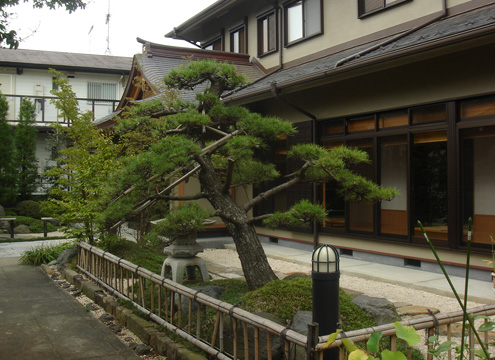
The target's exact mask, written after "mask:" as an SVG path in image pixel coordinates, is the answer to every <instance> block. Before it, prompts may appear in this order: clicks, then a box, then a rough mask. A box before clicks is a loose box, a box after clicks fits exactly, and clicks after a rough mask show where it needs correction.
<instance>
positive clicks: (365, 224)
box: [349, 139, 374, 232]
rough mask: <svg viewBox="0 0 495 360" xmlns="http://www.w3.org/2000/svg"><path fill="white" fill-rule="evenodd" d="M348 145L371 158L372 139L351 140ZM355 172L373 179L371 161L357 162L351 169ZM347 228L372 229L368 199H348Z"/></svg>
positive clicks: (371, 210)
mask: <svg viewBox="0 0 495 360" xmlns="http://www.w3.org/2000/svg"><path fill="white" fill-rule="evenodd" d="M349 146H350V147H356V148H359V150H362V151H364V152H366V153H367V154H368V157H369V159H370V160H373V154H374V149H373V141H372V139H363V140H353V141H350V142H349ZM353 170H354V171H355V172H356V173H358V174H360V175H362V176H364V177H365V178H367V179H370V180H374V176H373V163H372V162H370V163H368V164H363V163H361V164H358V165H356V166H355V168H354V169H353ZM349 230H351V231H365V232H372V231H373V203H372V202H369V201H365V200H362V201H350V202H349Z"/></svg>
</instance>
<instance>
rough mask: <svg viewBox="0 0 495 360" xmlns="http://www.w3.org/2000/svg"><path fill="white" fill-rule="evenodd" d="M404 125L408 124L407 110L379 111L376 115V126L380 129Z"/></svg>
mask: <svg viewBox="0 0 495 360" xmlns="http://www.w3.org/2000/svg"><path fill="white" fill-rule="evenodd" d="M406 125H409V115H408V113H407V110H400V111H392V112H387V113H381V114H380V115H379V116H378V128H380V129H386V128H391V127H397V126H406Z"/></svg>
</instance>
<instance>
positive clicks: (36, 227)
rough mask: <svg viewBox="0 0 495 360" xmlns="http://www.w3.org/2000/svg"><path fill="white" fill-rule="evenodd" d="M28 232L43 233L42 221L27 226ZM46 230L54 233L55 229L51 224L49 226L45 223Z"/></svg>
mask: <svg viewBox="0 0 495 360" xmlns="http://www.w3.org/2000/svg"><path fill="white" fill-rule="evenodd" d="M29 230H31V232H32V233H42V232H43V231H44V224H43V221H42V220H35V221H33V222H32V223H31V225H29ZM46 230H47V231H48V232H52V231H56V230H57V227H56V226H54V225H53V224H50V223H49V222H47V223H46Z"/></svg>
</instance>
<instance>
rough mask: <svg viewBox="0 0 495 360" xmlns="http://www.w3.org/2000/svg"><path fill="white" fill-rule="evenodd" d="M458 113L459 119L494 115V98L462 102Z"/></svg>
mask: <svg viewBox="0 0 495 360" xmlns="http://www.w3.org/2000/svg"><path fill="white" fill-rule="evenodd" d="M460 112H461V118H471V117H478V116H488V115H495V96H490V97H485V98H480V99H474V100H467V101H463V102H462V103H461V111H460Z"/></svg>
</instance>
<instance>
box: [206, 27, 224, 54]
mask: <svg viewBox="0 0 495 360" xmlns="http://www.w3.org/2000/svg"><path fill="white" fill-rule="evenodd" d="M224 37H225V36H224V31H223V30H222V33H221V34H220V35H218V36H215V37H214V38H212V39H211V40H208V41H207V42H205V43H204V44H203V45H201V48H202V49H205V50H210V51H225V41H224ZM217 41H220V50H218V49H217V50H215V49H206V48H207V47H208V46H210V45H212V44H214V43H216V42H217Z"/></svg>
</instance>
